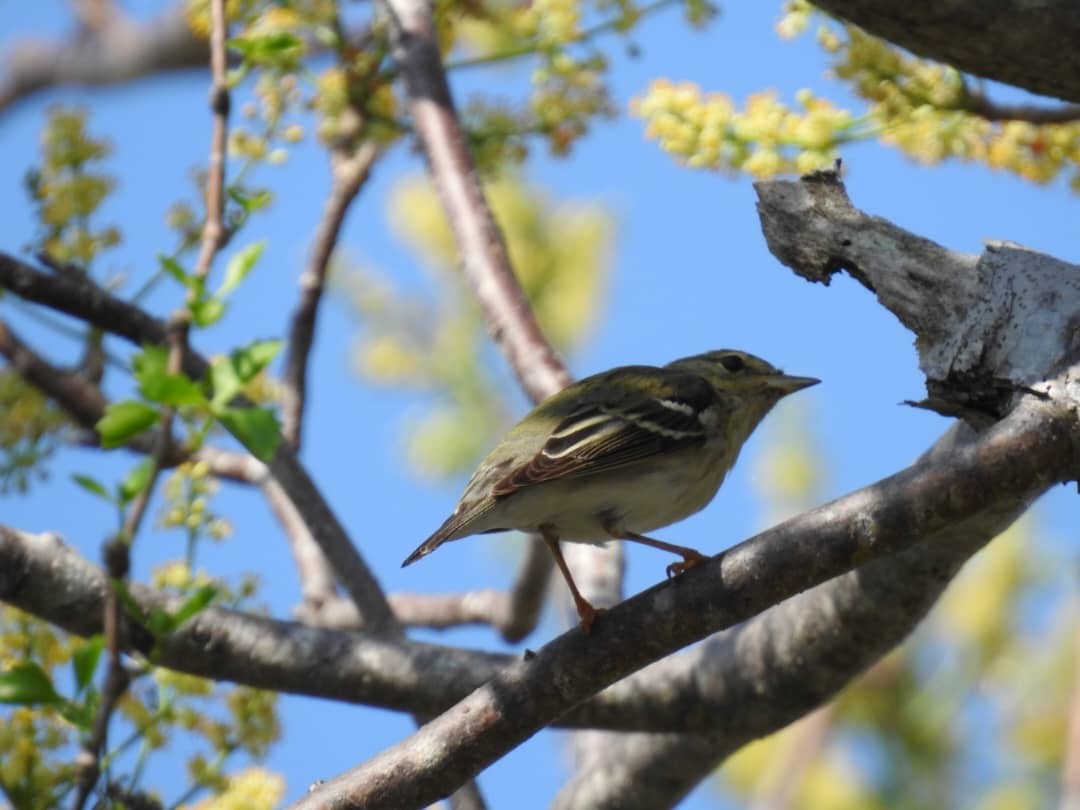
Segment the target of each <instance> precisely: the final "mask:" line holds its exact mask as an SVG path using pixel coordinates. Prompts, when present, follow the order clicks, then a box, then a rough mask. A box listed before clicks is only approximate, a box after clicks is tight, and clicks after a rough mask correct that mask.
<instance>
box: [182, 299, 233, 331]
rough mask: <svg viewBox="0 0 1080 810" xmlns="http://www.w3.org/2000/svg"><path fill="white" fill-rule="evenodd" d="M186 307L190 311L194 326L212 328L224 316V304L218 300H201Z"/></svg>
mask: <svg viewBox="0 0 1080 810" xmlns="http://www.w3.org/2000/svg"><path fill="white" fill-rule="evenodd" d="M188 307H189V308H190V309H191V320H192V322H193V323H194V324H195V325H196V326H200V327H204V328H205V327H207V326H213V325H214V324H215V323H217V322H218V321H220V320H221V318H222V316H223V315H224V314H225V302H224V301H222V300H221V299H220V298H203V299H202V300H199V301H192V302H191V303H190V304H189V305H188Z"/></svg>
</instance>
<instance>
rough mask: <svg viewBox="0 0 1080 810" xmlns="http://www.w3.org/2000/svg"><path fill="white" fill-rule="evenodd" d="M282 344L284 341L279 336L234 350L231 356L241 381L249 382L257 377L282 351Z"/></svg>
mask: <svg viewBox="0 0 1080 810" xmlns="http://www.w3.org/2000/svg"><path fill="white" fill-rule="evenodd" d="M282 345H283V342H282V341H281V340H279V339H277V338H274V339H271V340H256V341H254V342H252V343H250V344H248V345H247V346H245V347H244V348H242V349H237V350H236V351H234V352H232V353H231V354H230V355H229V358H230V359H231V360H232V364H233V367H234V368H235V369H236V375H237V376H238V377H239V378H240V381H241V382H245V383H247V382H251V381H252V380H253V379H255V375H256V374H258V373H259V372H260V371H262V370H263V369H264V368H266V366H267V364H268V363H269V362H270V361H271V360H273V359H274V358H275V357H276V356H277V353H278V352H279V351H281V347H282Z"/></svg>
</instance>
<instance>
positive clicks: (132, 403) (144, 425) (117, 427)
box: [95, 399, 161, 448]
mask: <svg viewBox="0 0 1080 810" xmlns="http://www.w3.org/2000/svg"><path fill="white" fill-rule="evenodd" d="M160 418H161V414H159V413H158V411H157V409H156V408H152V407H150V406H149V405H147V404H146V403H145V402H137V401H136V400H130V399H129V400H125V401H124V402H114V403H113V404H111V405H110V406H109V407H108V408H106V409H105V415H104V416H103V417H101V419H99V420H98V423H97V425H95V427H96V428H97V432H98V435H99V436H101V446H102V447H106V448H109V447H120V446H121V445H123V444H127V443H128V442H129V441H131V440H132V439H134V438H135V437H136V436H138V435H139V434H140V433H142V432H143V431H145V430H148V429H149V428H151V427H153V426H154V425H155V424H157V421H158V419H160Z"/></svg>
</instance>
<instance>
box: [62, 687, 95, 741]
mask: <svg viewBox="0 0 1080 810" xmlns="http://www.w3.org/2000/svg"><path fill="white" fill-rule="evenodd" d="M99 705H101V696H100V695H99V694H98V693H97V691H96V690H95V691H91V692H89V693H87V695H86V698H85V700H81V701H78V702H74V701H70V700H65V701H64V702H63V704H62V705H61V706H60V707H59V708H60V715H61V716H62V717H63V718H64V719H65V720H67V721H68V722H69V723H71V725H73V726H75V727H76V728H81V729H82V730H83V731H90V729H92V728H93V727H94V718H95V717H96V716H97V710H98V706H99Z"/></svg>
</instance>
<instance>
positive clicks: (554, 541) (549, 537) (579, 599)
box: [540, 526, 600, 635]
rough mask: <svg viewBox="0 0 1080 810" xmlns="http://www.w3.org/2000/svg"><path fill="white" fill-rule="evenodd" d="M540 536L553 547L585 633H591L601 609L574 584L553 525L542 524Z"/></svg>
mask: <svg viewBox="0 0 1080 810" xmlns="http://www.w3.org/2000/svg"><path fill="white" fill-rule="evenodd" d="M540 536H541V537H543V538H544V542H545V543H547V547H548V548H549V549H551V554H552V556H554V557H555V564H556V565H557V566H559V571H560V573H562V575H563V579H565V580H566V587H568V588H569V589H570V596H572V597H573V599H574V607H575V608H577V612H578V617H579V618H580V619H581V629H582V630H584V631H585V635H589V632H590V631H591V630H592V625H593V622H594V621H595V620H596V614H597V613H599V612H600V611H598V610H597V609H596V608H594V607H593V606H592V605H590V604H589V600H588V599H586V598H585V597H584V596H582V595H581V591H579V590H578V589H577V585H575V584H574V578H573V577H572V576H570V568H569V566H568V565H567V564H566V560H565V559H564V558H563V554H562V550H561V549H560V548H559V538H558V536H557V535H556V534H555V532H553V531H552V530H551V527H550V526H541V527H540Z"/></svg>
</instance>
